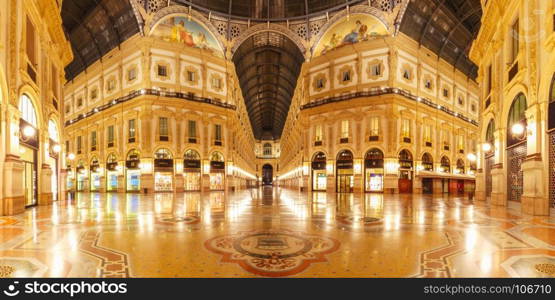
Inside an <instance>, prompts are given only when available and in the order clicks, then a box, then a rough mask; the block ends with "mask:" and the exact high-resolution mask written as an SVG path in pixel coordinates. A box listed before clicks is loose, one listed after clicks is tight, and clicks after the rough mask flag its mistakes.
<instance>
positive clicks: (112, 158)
mask: <svg viewBox="0 0 555 300" xmlns="http://www.w3.org/2000/svg"><path fill="white" fill-rule="evenodd" d="M106 162H107V163H109V164H112V163H117V162H118V159H117V158H116V155H115V154H114V153H111V154H110V155H108V158H107V159H106Z"/></svg>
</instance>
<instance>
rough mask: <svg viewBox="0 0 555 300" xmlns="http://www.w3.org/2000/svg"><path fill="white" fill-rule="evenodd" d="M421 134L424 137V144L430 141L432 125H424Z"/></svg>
mask: <svg viewBox="0 0 555 300" xmlns="http://www.w3.org/2000/svg"><path fill="white" fill-rule="evenodd" d="M422 135H423V137H424V142H425V143H426V144H428V143H432V126H430V125H424V128H423V132H422ZM426 146H428V145H426ZM430 146H431V145H430Z"/></svg>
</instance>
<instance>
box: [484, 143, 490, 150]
mask: <svg viewBox="0 0 555 300" xmlns="http://www.w3.org/2000/svg"><path fill="white" fill-rule="evenodd" d="M482 150H484V151H485V152H488V151H490V150H491V144H490V143H483V144H482Z"/></svg>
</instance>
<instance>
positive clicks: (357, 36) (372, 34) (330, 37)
mask: <svg viewBox="0 0 555 300" xmlns="http://www.w3.org/2000/svg"><path fill="white" fill-rule="evenodd" d="M387 35H389V31H388V30H387V27H386V26H385V25H384V24H383V23H382V22H381V21H380V20H378V19H377V18H376V17H374V16H371V15H368V14H352V15H350V16H347V17H343V18H342V19H341V20H339V21H337V22H336V23H335V24H333V25H332V26H331V27H330V28H329V29H328V30H327V31H326V32H325V33H324V35H323V36H322V38H320V40H319V41H318V43H317V44H316V46H315V47H314V51H313V56H314V57H316V56H319V55H322V54H325V53H327V52H329V51H332V50H334V49H338V48H340V47H342V46H345V45H352V44H356V43H358V42H362V41H367V40H369V39H373V38H377V37H384V36H387Z"/></svg>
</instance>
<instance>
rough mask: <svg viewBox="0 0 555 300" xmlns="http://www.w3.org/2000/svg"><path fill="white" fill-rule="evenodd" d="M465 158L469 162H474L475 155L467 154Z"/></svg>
mask: <svg viewBox="0 0 555 300" xmlns="http://www.w3.org/2000/svg"><path fill="white" fill-rule="evenodd" d="M466 158H468V160H470V161H476V155H475V154H474V153H468V155H467V156H466Z"/></svg>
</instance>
